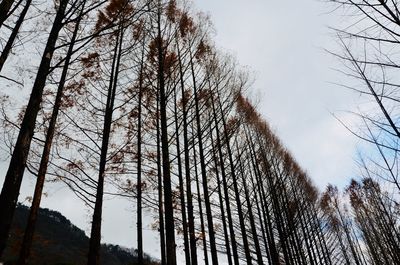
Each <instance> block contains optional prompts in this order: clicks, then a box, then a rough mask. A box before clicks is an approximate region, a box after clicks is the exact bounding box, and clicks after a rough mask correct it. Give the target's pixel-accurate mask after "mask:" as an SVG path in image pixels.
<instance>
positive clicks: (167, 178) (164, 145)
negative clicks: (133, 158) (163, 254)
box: [157, 1, 176, 265]
mask: <svg viewBox="0 0 400 265" xmlns="http://www.w3.org/2000/svg"><path fill="white" fill-rule="evenodd" d="M161 12H162V6H161V1H159V6H158V14H157V15H158V18H157V30H158V37H157V42H158V43H157V45H158V82H159V90H160V118H161V152H162V169H163V184H164V205H165V239H166V247H167V265H176V245H175V224H174V208H173V204H172V196H173V195H172V188H171V168H170V160H169V140H168V123H167V95H166V91H165V80H164V78H165V77H164V59H165V52H166V51H165V48H164V47H163V45H164V43H163V40H162V34H161Z"/></svg>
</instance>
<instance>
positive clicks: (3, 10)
mask: <svg viewBox="0 0 400 265" xmlns="http://www.w3.org/2000/svg"><path fill="white" fill-rule="evenodd" d="M14 2H15V1H14V0H3V1H1V3H0V28H1V26H3V23H4V21H6V19H7V18H8V16H9V12H10V9H11V7H12V5H13V3H14Z"/></svg>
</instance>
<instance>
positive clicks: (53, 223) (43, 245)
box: [0, 204, 158, 265]
mask: <svg viewBox="0 0 400 265" xmlns="http://www.w3.org/2000/svg"><path fill="white" fill-rule="evenodd" d="M28 215H29V208H28V207H26V206H24V205H21V204H20V205H18V206H17V208H16V210H15V214H14V219H13V224H12V227H11V233H10V238H9V239H8V242H7V248H6V249H5V251H4V255H3V257H2V259H0V261H3V262H4V263H5V264H15V262H16V261H17V259H18V254H19V247H20V246H21V242H22V238H23V232H24V228H25V227H26V222H27V219H28ZM88 243H89V238H88V237H87V236H86V235H85V232H83V231H82V230H81V229H79V228H78V227H76V226H75V225H73V224H71V222H70V221H69V220H68V219H67V218H65V217H64V216H63V215H62V214H60V213H59V212H56V211H52V210H49V209H39V212H38V222H37V227H36V230H35V236H34V243H33V246H32V253H31V256H30V259H29V262H28V263H27V264H32V265H33V264H37V265H45V264H64V265H67V264H71V265H72V264H74V265H78V264H85V263H86V254H87V251H88ZM100 256H101V259H102V264H104V265H129V264H130V265H134V264H139V263H138V261H137V256H136V252H135V251H134V250H133V249H127V248H123V247H120V246H116V245H111V244H103V245H102V247H101V251H100ZM144 264H158V263H157V262H156V261H153V260H152V259H151V258H150V257H149V256H148V255H146V257H145V262H144Z"/></svg>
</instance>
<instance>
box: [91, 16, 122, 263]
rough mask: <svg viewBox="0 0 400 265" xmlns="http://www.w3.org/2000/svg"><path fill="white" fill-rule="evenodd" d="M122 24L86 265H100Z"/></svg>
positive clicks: (112, 69) (117, 43) (113, 67)
mask: <svg viewBox="0 0 400 265" xmlns="http://www.w3.org/2000/svg"><path fill="white" fill-rule="evenodd" d="M123 34H124V33H123V28H122V22H121V24H120V26H119V29H118V37H117V41H116V43H115V49H114V56H113V62H112V67H111V78H110V83H109V88H108V95H107V103H106V111H105V116H104V127H103V138H102V143H101V153H100V163H99V175H98V181H97V190H96V202H95V206H94V213H93V219H92V228H91V232H90V241H89V254H88V265H98V264H100V249H101V244H100V243H101V222H102V211H103V193H104V177H105V169H106V162H107V151H108V143H109V140H110V133H111V124H112V115H113V111H114V100H115V94H116V89H117V81H118V74H119V66H120V60H121V55H122V41H123Z"/></svg>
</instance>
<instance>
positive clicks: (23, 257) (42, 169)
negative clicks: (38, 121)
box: [18, 1, 85, 265]
mask: <svg viewBox="0 0 400 265" xmlns="http://www.w3.org/2000/svg"><path fill="white" fill-rule="evenodd" d="M29 2H30V1H29ZM84 6H85V5H84V4H82V10H81V13H80V14H79V17H78V19H77V21H76V24H75V29H74V32H73V35H72V38H71V42H70V44H69V48H68V52H67V55H66V58H65V63H64V67H63V70H62V73H61V78H60V82H59V84H58V88H57V95H56V98H55V102H54V107H53V112H52V115H51V118H50V123H49V127H48V129H47V134H46V140H45V144H44V148H43V152H42V157H41V160H40V166H39V171H38V175H37V179H36V186H35V191H34V195H33V200H32V206H31V209H30V212H29V217H28V223H27V227H26V229H25V234H24V238H23V241H22V246H21V250H20V255H19V260H18V264H19V265H24V264H26V263H27V261H28V258H29V253H30V249H31V246H32V240H33V234H34V231H35V226H36V220H37V215H38V211H39V207H40V201H41V198H42V191H43V185H44V181H45V176H46V173H47V166H48V163H49V157H50V151H51V146H52V143H53V137H54V132H55V128H56V123H57V117H58V113H59V110H60V106H61V102H62V97H63V90H64V85H65V81H66V78H67V73H68V69H69V64H70V61H71V56H72V53H73V49H74V45H75V40H76V37H77V35H78V30H79V25H80V22H81V19H82V12H83V9H84ZM25 8H26V7H25Z"/></svg>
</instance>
